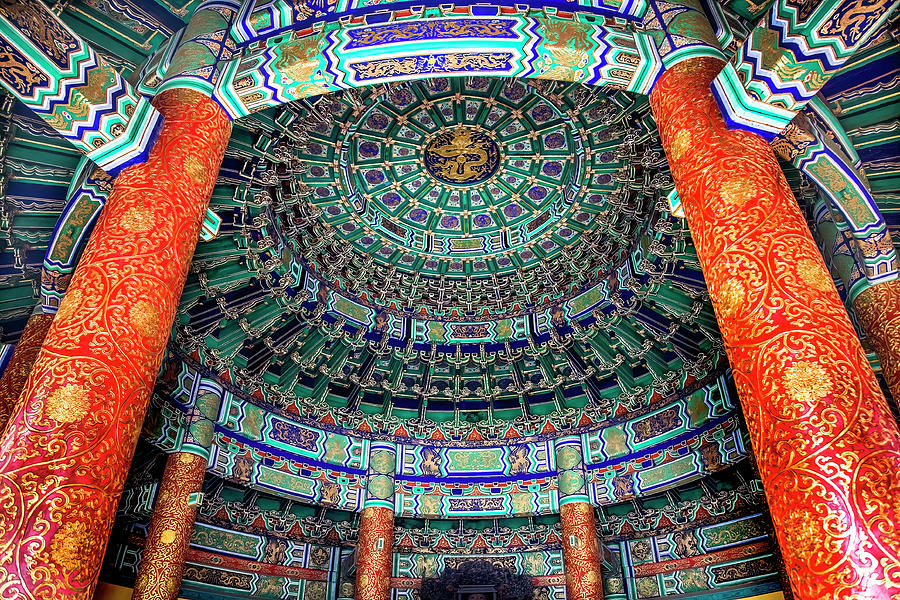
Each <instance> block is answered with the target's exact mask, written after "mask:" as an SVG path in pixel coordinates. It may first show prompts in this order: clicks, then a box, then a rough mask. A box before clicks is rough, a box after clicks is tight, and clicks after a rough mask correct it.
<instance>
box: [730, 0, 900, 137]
mask: <svg viewBox="0 0 900 600" xmlns="http://www.w3.org/2000/svg"><path fill="white" fill-rule="evenodd" d="M898 6H900V2H898V0H876V1H874V2H869V3H865V4H864V3H862V2H859V1H858V0H826V1H822V2H802V1H800V0H778V1H777V2H775V3H774V4H773V5H772V6H771V8H770V9H769V10H768V12H767V13H766V16H765V18H764V19H763V20H762V21H761V22H760V23H759V25H757V26H756V28H754V29H753V30H752V31H751V32H750V35H749V36H748V37H747V39H746V40H744V43H743V44H742V45H741V47H740V48H739V49H738V51H737V53H735V55H734V56H733V57H732V59H731V61H730V62H728V63H726V64H725V66H724V67H723V69H722V72H721V73H719V75H718V76H717V77H716V78H715V79H714V80H713V83H712V91H713V94H714V95H715V97H716V101H717V102H718V104H719V108H720V110H721V111H722V114H723V116H724V117H725V120H726V122H727V123H728V126H729V127H730V128H732V129H745V130H747V131H752V132H755V133H757V134H759V135H761V136H763V137H764V138H766V139H769V140H771V139H772V138H773V137H774V136H775V135H777V134H778V133H780V132H781V131H782V130H783V129H784V128H785V127H786V126H787V125H788V123H790V122H791V121H792V120H793V118H794V117H795V116H796V115H797V113H798V112H799V111H800V110H801V109H802V108H803V107H804V106H806V104H807V103H808V102H809V101H810V100H811V99H812V98H813V97H814V96H815V95H816V93H817V92H818V91H819V90H820V89H822V86H824V85H825V83H826V82H827V81H828V80H829V79H830V78H831V77H832V76H833V75H834V74H835V73H837V71H838V70H839V69H840V68H841V67H842V66H843V65H844V64H845V63H846V62H847V61H848V60H849V59H850V57H851V56H852V55H853V53H854V52H855V51H856V50H858V49H859V48H860V47H861V46H862V45H863V44H865V43H866V42H867V41H868V40H869V39H870V38H871V37H872V36H873V35H874V34H875V33H876V32H878V31H879V29H880V28H881V27H882V25H884V23H885V22H886V21H887V19H888V17H889V16H890V15H891V13H892V12H893V11H894V10H895V9H896V8H897V7H898Z"/></svg>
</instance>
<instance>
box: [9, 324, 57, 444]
mask: <svg viewBox="0 0 900 600" xmlns="http://www.w3.org/2000/svg"><path fill="white" fill-rule="evenodd" d="M52 322H53V315H50V314H45V313H43V312H35V313H33V314H32V315H31V316H30V317H28V322H26V323H25V329H23V330H22V335H21V336H19V341H18V342H16V347H15V349H14V350H13V355H12V358H11V359H10V360H9V364H8V365H7V366H6V370H5V371H3V376H2V377H0V432H2V431H3V428H4V427H6V422H7V421H9V417H10V415H12V413H13V411H14V410H15V406H16V400H18V399H19V394H21V393H22V386H24V385H25V380H26V379H28V374H29V373H31V366H32V365H33V364H34V359H36V358H37V355H38V352H39V351H40V349H41V344H43V343H44V337H45V336H46V335H47V331H48V330H49V329H50V323H52Z"/></svg>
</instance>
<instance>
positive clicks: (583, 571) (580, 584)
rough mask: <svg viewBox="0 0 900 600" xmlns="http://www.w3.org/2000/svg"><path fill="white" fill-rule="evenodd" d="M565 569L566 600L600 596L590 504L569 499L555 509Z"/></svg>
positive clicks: (600, 599)
mask: <svg viewBox="0 0 900 600" xmlns="http://www.w3.org/2000/svg"><path fill="white" fill-rule="evenodd" d="M559 521H560V525H561V526H562V534H563V565H564V566H565V569H566V600H603V580H602V579H601V570H600V565H601V562H600V547H599V546H598V543H597V524H596V523H595V519H594V507H593V506H591V505H590V504H588V503H587V502H570V503H568V504H563V505H562V506H561V507H560V509H559Z"/></svg>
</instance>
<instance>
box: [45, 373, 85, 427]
mask: <svg viewBox="0 0 900 600" xmlns="http://www.w3.org/2000/svg"><path fill="white" fill-rule="evenodd" d="M90 406H91V405H90V402H89V401H88V398H87V394H86V393H85V391H84V389H83V388H82V387H81V386H78V385H76V384H73V383H70V384H67V385H64V386H62V387H58V388H56V389H55V390H53V391H52V392H50V395H49V396H47V402H46V404H45V405H44V413H45V414H46V415H47V416H48V417H50V418H51V419H53V420H54V421H59V422H60V423H74V422H75V421H80V420H82V419H83V418H84V417H85V416H87V414H88V410H90Z"/></svg>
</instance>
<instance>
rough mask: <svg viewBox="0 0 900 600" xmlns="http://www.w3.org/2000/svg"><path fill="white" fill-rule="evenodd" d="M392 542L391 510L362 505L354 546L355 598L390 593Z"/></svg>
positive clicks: (379, 599)
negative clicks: (357, 534) (355, 544)
mask: <svg viewBox="0 0 900 600" xmlns="http://www.w3.org/2000/svg"><path fill="white" fill-rule="evenodd" d="M393 544H394V511H393V510H391V509H390V508H387V507H384V506H369V507H367V508H364V509H363V511H362V513H360V518H359V543H358V544H357V546H356V600H384V599H385V598H388V597H390V589H389V586H390V582H391V561H392V559H393V555H394V554H393Z"/></svg>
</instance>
